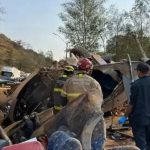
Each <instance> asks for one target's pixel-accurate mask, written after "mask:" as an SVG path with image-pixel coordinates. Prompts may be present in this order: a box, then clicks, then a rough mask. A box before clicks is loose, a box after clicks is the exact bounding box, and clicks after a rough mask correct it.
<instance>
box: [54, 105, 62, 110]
mask: <svg viewBox="0 0 150 150" xmlns="http://www.w3.org/2000/svg"><path fill="white" fill-rule="evenodd" d="M54 109H55V110H62V106H54Z"/></svg>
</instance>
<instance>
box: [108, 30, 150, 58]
mask: <svg viewBox="0 0 150 150" xmlns="http://www.w3.org/2000/svg"><path fill="white" fill-rule="evenodd" d="M115 47H116V37H115V36H114V37H112V38H111V39H109V40H108V41H107V53H111V54H113V53H115ZM143 48H144V49H145V52H147V54H148V56H150V51H149V48H150V37H145V36H144V37H143ZM138 49H139V47H138V45H137V41H136V39H135V38H133V33H132V32H128V33H126V34H124V35H118V53H117V54H116V55H114V60H116V61H120V60H121V59H124V58H127V54H130V56H131V58H132V60H139V59H141V52H140V51H139V50H138Z"/></svg>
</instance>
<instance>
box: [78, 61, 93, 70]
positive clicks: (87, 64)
mask: <svg viewBox="0 0 150 150" xmlns="http://www.w3.org/2000/svg"><path fill="white" fill-rule="evenodd" d="M78 68H79V69H80V70H85V71H88V70H90V69H92V68H93V64H92V62H91V61H90V60H89V59H87V58H83V59H81V60H79V62H78Z"/></svg>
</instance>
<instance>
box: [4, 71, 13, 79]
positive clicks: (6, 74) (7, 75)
mask: <svg viewBox="0 0 150 150" xmlns="http://www.w3.org/2000/svg"><path fill="white" fill-rule="evenodd" d="M1 75H2V76H5V77H8V78H10V77H11V76H12V75H13V74H12V72H6V71H2V73H1Z"/></svg>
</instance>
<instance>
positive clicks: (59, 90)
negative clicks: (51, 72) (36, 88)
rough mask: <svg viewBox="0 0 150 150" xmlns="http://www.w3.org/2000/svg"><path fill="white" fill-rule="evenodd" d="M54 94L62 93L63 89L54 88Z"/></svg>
mask: <svg viewBox="0 0 150 150" xmlns="http://www.w3.org/2000/svg"><path fill="white" fill-rule="evenodd" d="M54 92H62V88H54Z"/></svg>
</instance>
